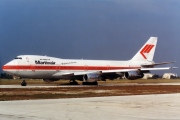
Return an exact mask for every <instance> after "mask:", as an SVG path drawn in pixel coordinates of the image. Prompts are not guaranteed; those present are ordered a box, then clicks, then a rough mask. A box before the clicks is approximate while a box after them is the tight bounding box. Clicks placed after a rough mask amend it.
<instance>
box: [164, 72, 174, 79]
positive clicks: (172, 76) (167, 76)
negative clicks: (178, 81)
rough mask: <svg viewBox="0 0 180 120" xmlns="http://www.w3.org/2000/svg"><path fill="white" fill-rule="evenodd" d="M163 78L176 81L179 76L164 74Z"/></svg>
mask: <svg viewBox="0 0 180 120" xmlns="http://www.w3.org/2000/svg"><path fill="white" fill-rule="evenodd" d="M162 78H163V79H174V78H177V74H175V73H164V75H163V76H162Z"/></svg>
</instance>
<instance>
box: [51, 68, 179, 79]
mask: <svg viewBox="0 0 180 120" xmlns="http://www.w3.org/2000/svg"><path fill="white" fill-rule="evenodd" d="M175 68H177V67H162V68H139V69H117V70H102V71H79V72H57V73H55V74H54V75H53V77H58V76H78V75H85V74H90V73H98V74H103V73H104V74H105V73H120V72H129V71H137V70H141V71H148V70H169V69H175Z"/></svg>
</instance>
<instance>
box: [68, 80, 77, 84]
mask: <svg viewBox="0 0 180 120" xmlns="http://www.w3.org/2000/svg"><path fill="white" fill-rule="evenodd" d="M69 83H70V85H78V82H76V81H75V80H74V79H71V80H70V81H69Z"/></svg>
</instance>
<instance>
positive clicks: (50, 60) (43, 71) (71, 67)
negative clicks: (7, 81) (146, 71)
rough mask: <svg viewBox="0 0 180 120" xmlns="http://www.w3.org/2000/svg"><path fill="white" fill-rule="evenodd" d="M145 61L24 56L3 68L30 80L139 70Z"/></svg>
mask: <svg viewBox="0 0 180 120" xmlns="http://www.w3.org/2000/svg"><path fill="white" fill-rule="evenodd" d="M150 63H152V62H147V61H146V62H145V61H142V62H141V61H131V60H129V61H109V60H84V59H80V60H76V59H60V58H55V57H48V56H37V55H22V56H18V57H16V58H15V59H14V60H12V61H10V62H9V63H7V64H6V65H4V66H3V70H4V71H5V72H7V73H9V74H12V75H15V76H19V77H28V78H43V79H46V78H59V79H60V78H63V76H58V77H57V76H53V75H54V74H55V73H62V74H63V73H75V72H84V71H89V72H93V71H94V72H97V71H102V70H116V69H139V68H141V65H142V64H150Z"/></svg>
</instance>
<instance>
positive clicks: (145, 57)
mask: <svg viewBox="0 0 180 120" xmlns="http://www.w3.org/2000/svg"><path fill="white" fill-rule="evenodd" d="M156 45H157V37H150V38H149V40H148V41H147V42H146V43H145V44H144V45H143V47H142V48H141V49H140V50H139V51H138V52H137V53H136V55H135V56H134V57H133V58H132V59H131V60H134V61H153V57H154V53H155V49H156Z"/></svg>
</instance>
